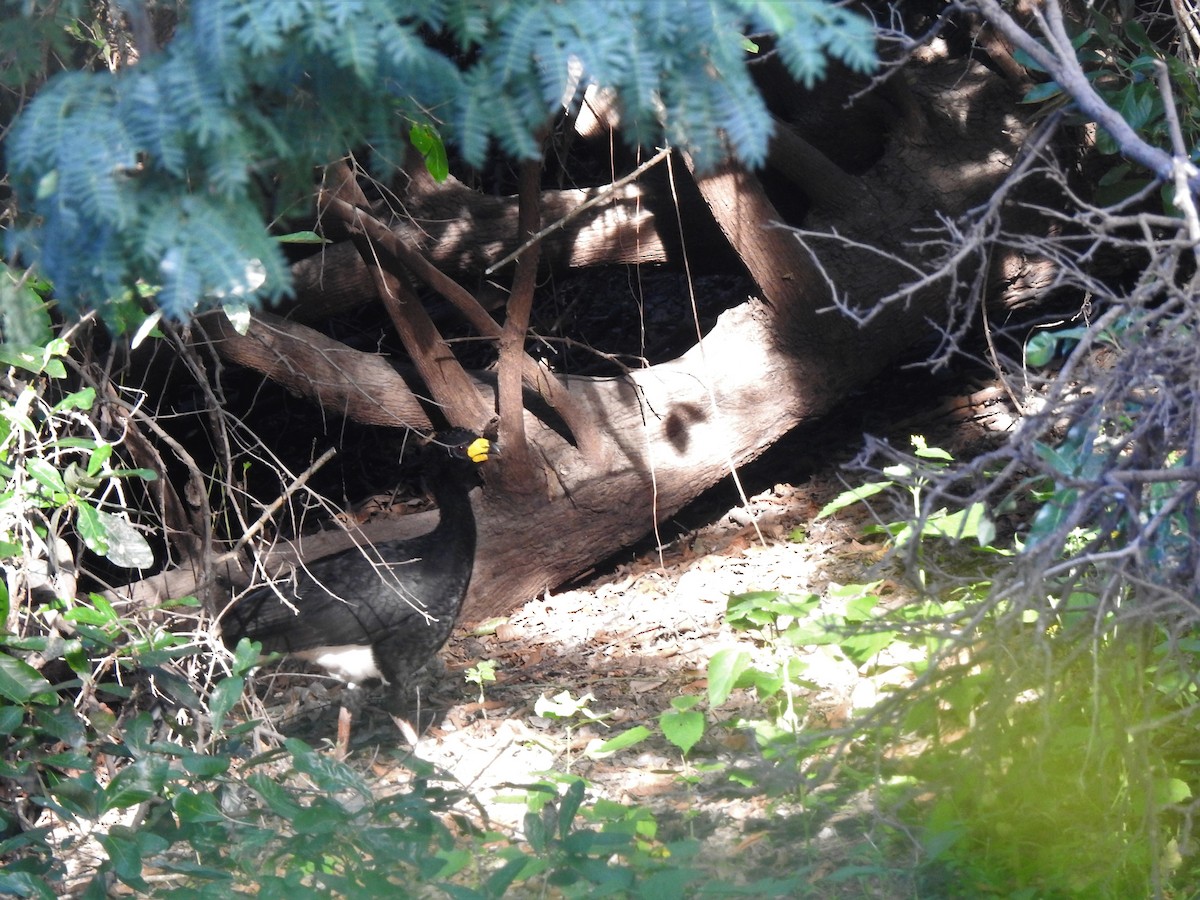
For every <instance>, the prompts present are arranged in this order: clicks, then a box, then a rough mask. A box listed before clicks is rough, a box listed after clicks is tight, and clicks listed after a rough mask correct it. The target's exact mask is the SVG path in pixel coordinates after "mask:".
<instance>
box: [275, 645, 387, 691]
mask: <svg viewBox="0 0 1200 900" xmlns="http://www.w3.org/2000/svg"><path fill="white" fill-rule="evenodd" d="M293 655H294V656H298V657H299V658H300V659H304V660H307V661H308V662H311V663H316V664H317V665H318V666H320V667H321V668H323V669H325V671H327V672H328V673H329V674H330V675H332V676H333V677H334V678H340V679H341V680H342V681H345V682H348V683H349V684H351V685H356V684H362V683H363V682H364V681H366V680H367V679H368V678H379V679H381V680H386V679H384V678H383V673H382V672H380V671H379V666H377V665H376V664H375V654H374V652H373V651H372V649H371V647H370V646H369V645H364V644H340V645H338V646H334V647H314V648H313V649H311V650H301V651H299V652H297V653H295V654H293Z"/></svg>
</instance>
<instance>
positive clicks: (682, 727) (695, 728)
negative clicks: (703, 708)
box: [658, 709, 704, 756]
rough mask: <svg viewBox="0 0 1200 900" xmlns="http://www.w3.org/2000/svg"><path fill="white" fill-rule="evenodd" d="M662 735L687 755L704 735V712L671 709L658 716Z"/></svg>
mask: <svg viewBox="0 0 1200 900" xmlns="http://www.w3.org/2000/svg"><path fill="white" fill-rule="evenodd" d="M658 725H659V727H660V728H661V729H662V733H663V736H664V737H666V739H667V740H668V741H670V742H671V743H672V744H674V745H675V746H676V747H678V748H679V750H680V752H681V753H683V755H684V756H687V754H688V751H690V750H691V749H692V748H693V747H694V746H696V742H697V741H699V740H700V738H701V737H703V736H704V713H702V712H700V711H699V710H695V709H689V710H671V711H668V712H664V713H662V714H661V715H660V716H659V717H658Z"/></svg>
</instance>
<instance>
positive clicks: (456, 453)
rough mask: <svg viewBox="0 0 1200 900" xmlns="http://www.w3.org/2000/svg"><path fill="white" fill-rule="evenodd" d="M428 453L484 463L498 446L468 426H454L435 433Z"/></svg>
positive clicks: (477, 463) (427, 450)
mask: <svg viewBox="0 0 1200 900" xmlns="http://www.w3.org/2000/svg"><path fill="white" fill-rule="evenodd" d="M425 452H426V453H427V454H434V455H437V456H441V455H442V454H443V453H444V454H445V458H447V459H450V460H461V461H463V462H471V463H474V464H475V465H482V464H483V463H485V462H487V461H488V460H489V459H490V458H491V457H492V455H493V454H494V453H495V452H496V446H495V444H493V443H492V442H491V441H489V440H488V439H487V438H485V437H480V436H479V435H477V434H475V433H474V432H473V431H469V430H467V429H466V428H452V429H450V430H449V431H443V432H441V433H440V434H437V435H434V437H433V438H432V439H431V440H430V442H429V444H428V446H427V448H426V451H425Z"/></svg>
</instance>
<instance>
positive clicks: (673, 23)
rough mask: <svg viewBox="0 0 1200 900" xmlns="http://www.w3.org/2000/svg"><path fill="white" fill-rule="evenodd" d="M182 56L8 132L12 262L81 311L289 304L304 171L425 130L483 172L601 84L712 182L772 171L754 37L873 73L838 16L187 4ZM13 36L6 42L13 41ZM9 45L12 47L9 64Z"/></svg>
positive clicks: (65, 79) (701, 7) (29, 115)
mask: <svg viewBox="0 0 1200 900" xmlns="http://www.w3.org/2000/svg"><path fill="white" fill-rule="evenodd" d="M180 8H181V15H183V16H184V18H183V20H182V21H181V23H180V25H179V26H178V28H177V29H176V31H175V34H174V37H173V39H172V40H171V42H170V43H169V44H168V45H167V46H166V47H165V48H163V49H162V50H161V51H160V52H158V53H156V54H153V55H148V56H146V57H145V58H143V59H141V60H140V61H139V62H138V63H137V65H135V66H131V67H128V68H127V69H125V70H123V71H120V72H117V73H109V72H97V73H73V74H67V75H63V76H60V77H58V78H55V79H52V80H51V81H50V82H49V83H48V85H47V86H46V87H45V88H44V89H43V90H42V91H41V92H40V93H39V94H38V95H37V96H36V97H35V99H34V101H33V102H32V103H31V104H29V106H28V107H27V109H26V111H25V112H24V113H23V115H22V116H21V118H20V119H19V120H18V122H17V125H16V127H15V128H14V129H13V131H12V132H11V134H10V137H9V139H8V142H7V146H6V148H5V149H6V155H7V159H8V165H9V168H10V175H11V176H12V183H13V186H14V187H15V188H16V190H17V193H18V197H19V199H20V202H21V207H22V211H23V213H24V215H23V218H22V221H21V224H20V226H19V227H17V228H14V229H12V230H10V232H9V234H8V248H7V249H8V253H9V255H10V257H11V256H16V255H19V256H20V257H21V262H23V263H27V264H28V263H38V264H39V265H40V266H41V268H42V270H43V273H44V274H45V275H46V276H47V277H49V278H50V279H51V280H52V281H53V283H54V285H55V289H56V293H57V296H58V299H59V302H60V304H61V305H62V306H64V307H65V308H67V309H68V310H70V311H79V310H82V309H84V308H89V307H90V308H100V309H102V310H103V309H104V307H105V303H106V301H107V300H108V298H111V297H115V296H118V295H121V294H122V293H124V292H125V291H127V290H128V288H129V287H131V286H132V285H134V284H136V283H138V282H141V283H143V284H149V285H152V286H157V287H158V288H159V289H160V291H159V293H158V302H159V304H160V306H161V308H162V309H163V310H164V312H166V313H167V314H168V315H170V316H172V317H175V318H183V317H186V316H188V315H191V314H192V313H194V312H195V311H196V310H198V309H200V308H202V307H204V306H208V305H212V304H214V303H219V302H220V301H221V300H222V299H223V298H229V297H232V296H237V297H239V298H244V299H251V300H266V301H270V300H273V299H276V298H279V297H281V296H282V295H283V294H285V293H286V291H287V290H288V278H287V269H286V266H285V263H284V259H283V256H282V254H281V253H280V251H279V248H278V247H277V246H276V244H275V242H274V241H273V239H272V238H271V236H270V232H269V228H268V225H267V218H268V215H269V212H270V211H272V210H277V209H280V208H291V209H295V208H298V207H297V201H298V200H303V199H304V197H305V196H306V195H307V196H311V193H312V167H313V166H314V165H320V164H322V163H326V162H328V161H329V160H331V159H335V158H337V157H339V156H341V155H342V154H344V153H345V152H346V151H347V150H348V149H354V148H360V147H364V146H369V147H370V148H371V149H372V151H374V153H375V155H376V157H377V159H383V160H390V161H392V162H393V163H394V162H395V161H398V160H399V159H401V158H402V154H403V149H404V141H405V139H406V135H407V133H408V131H409V128H410V126H411V124H412V123H413V122H423V123H426V124H430V125H432V126H434V127H435V128H437V129H438V130H439V131H440V132H441V134H442V136H443V138H444V139H445V140H447V141H448V142H451V143H454V144H456V145H457V147H458V149H459V152H460V153H461V155H462V156H463V157H464V158H465V159H466V160H467V161H468V162H470V163H473V164H478V163H482V161H483V160H484V157H485V156H486V154H487V153H488V152H489V151H490V149H491V148H492V147H499V148H500V149H501V150H503V151H504V152H505V153H507V154H510V155H512V156H515V157H520V158H533V157H536V156H537V155H538V154H539V153H540V148H539V144H538V140H537V137H536V135H537V134H538V132H539V131H540V130H541V129H543V128H544V127H545V125H546V124H547V123H548V122H549V121H550V120H551V118H552V117H553V116H554V115H556V114H557V113H559V112H561V111H562V108H563V105H564V104H566V105H568V106H569V105H571V104H572V103H574V102H576V101H577V98H578V97H579V96H580V89H581V88H582V87H583V86H584V85H586V84H588V83H597V84H600V85H601V86H604V87H608V88H612V89H614V90H615V91H616V93H617V95H618V96H619V97H620V98H621V102H622V104H623V117H622V124H623V128H624V130H625V132H626V137H627V138H628V139H629V140H630V141H634V142H641V143H660V142H661V141H662V140H663V139H664V138H666V139H667V140H669V141H671V142H672V143H674V144H677V145H679V146H683V147H686V148H687V149H689V150H690V151H691V152H692V153H693V155H694V156H695V158H696V160H697V162H698V163H699V164H701V165H702V166H703V165H707V164H713V163H716V162H718V161H719V160H720V159H721V158H722V157H723V156H725V155H726V154H728V153H733V154H735V155H736V156H738V157H739V158H741V159H742V160H743V161H744V162H746V163H747V164H749V165H751V166H755V165H758V164H760V163H761V162H762V161H763V159H764V158H765V156H766V148H767V142H768V140H769V138H770V133H771V125H770V119H769V117H768V115H767V112H766V109H765V106H764V104H763V102H762V100H761V98H760V97H759V95H758V93H757V92H756V91H755V89H754V87H753V84H752V82H751V79H750V77H749V74H748V71H747V67H746V66H747V62H748V61H749V54H748V53H747V50H746V41H745V36H746V35H747V34H750V33H771V34H773V35H775V46H776V47H777V50H778V53H779V54H780V57H781V59H783V60H784V62H785V63H786V64H787V65H788V67H789V68H790V69H791V71H792V73H793V74H794V75H795V76H796V77H797V78H799V79H801V80H803V81H806V82H812V81H813V80H815V79H817V78H820V77H821V76H822V74H823V73H824V68H825V63H826V59H827V57H830V56H832V57H835V58H838V59H840V60H842V61H844V62H845V63H847V64H848V65H850V66H851V67H854V68H857V69H860V70H864V69H868V68H870V67H871V66H872V65H873V64H874V59H875V56H874V35H873V30H872V26H871V24H870V22H868V21H867V20H865V19H863V18H861V17H860V16H859V15H857V14H855V13H852V12H850V11H849V10H848V9H846V8H845V7H843V6H841V5H837V4H835V3H831V2H828V0H788V2H786V3H780V2H778V0H670V2H665V0H604V2H596V0H506V2H503V3H498V2H493V0H342V2H336V3H333V2H326V3H307V2H299V0H196V2H191V3H188V4H181V5H180ZM2 35H3V33H0V40H2V39H3V36H2ZM4 49H5V48H4V47H3V46H0V50H4Z"/></svg>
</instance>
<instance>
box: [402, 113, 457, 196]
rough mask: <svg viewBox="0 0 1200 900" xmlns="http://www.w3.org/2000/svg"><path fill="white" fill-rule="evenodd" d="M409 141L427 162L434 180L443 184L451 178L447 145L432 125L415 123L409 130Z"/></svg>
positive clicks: (426, 164) (426, 165) (426, 166)
mask: <svg viewBox="0 0 1200 900" xmlns="http://www.w3.org/2000/svg"><path fill="white" fill-rule="evenodd" d="M408 139H409V140H410V141H411V142H412V145H413V146H414V147H416V148H417V151H418V152H419V153H420V154H421V157H422V158H423V159H424V160H425V168H426V169H428V170H429V174H430V175H432V176H433V180H434V181H436V182H437V183H438V184H441V183H442V182H443V181H445V180H446V179H447V178H448V177H449V176H450V162H449V160H448V159H447V157H446V145H445V144H444V143H443V142H442V136H441V135H440V134H438V132H437V129H435V128H433V127H432V126H430V125H425V124H421V123H414V124H413V126H412V128H410V129H409V132H408Z"/></svg>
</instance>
